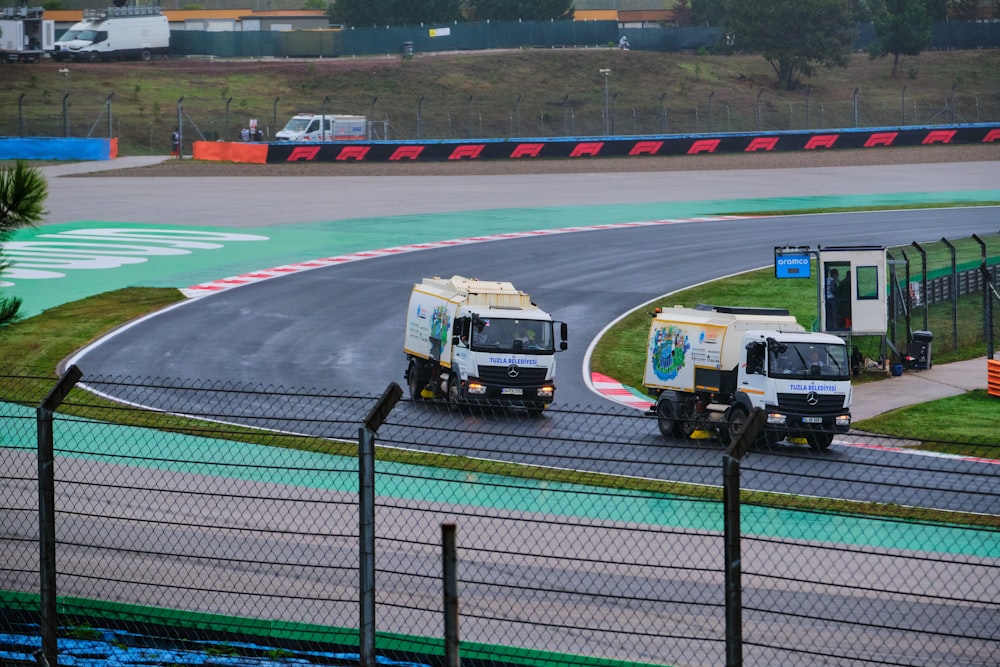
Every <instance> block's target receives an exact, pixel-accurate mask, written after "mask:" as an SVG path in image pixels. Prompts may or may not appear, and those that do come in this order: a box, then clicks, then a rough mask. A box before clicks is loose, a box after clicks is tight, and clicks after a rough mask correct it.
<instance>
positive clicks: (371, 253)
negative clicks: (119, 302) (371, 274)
mask: <svg viewBox="0 0 1000 667" xmlns="http://www.w3.org/2000/svg"><path fill="white" fill-rule="evenodd" d="M750 217H751V216H742V215H719V216H706V217H695V218H676V219H671V220H649V221H646V222H618V223H611V224H607V225H592V226H589V227H561V228H558V229H537V230H533V231H527V232H506V233H502V234H489V235H486V236H470V237H468V238H464V239H451V240H448V241H432V242H429V243H413V244H409V245H403V246H396V247H394V248H382V249H380V250H365V251H361V252H353V253H349V254H346V255H338V256H336V257H323V258H320V259H311V260H309V261H306V262H296V263H295V264H286V265H284V266H277V267H274V268H270V269H263V270H260V271H252V272H250V273H243V274H241V275H238V276H231V277H229V278H221V279H219V280H212V281H209V282H207V283H200V284H198V285H193V286H191V287H187V288H185V289H182V290H181V292H182V293H183V294H184V295H185V296H186V297H188V298H197V297H200V296H206V295H208V294H215V293H218V292H222V291H224V290H228V289H232V288H234V287H241V286H243V285H250V284H252V283H257V282H260V281H262V280H268V279H271V278H277V277H279V276H286V275H288V274H290V273H298V272H300V271H308V270H310V269H318V268H322V267H326V266H334V265H337V264H345V263H347V262H357V261H361V260H365V259H374V258H376V257H386V256H388V255H398V254H400V253H404V252H416V251H418V250H432V249H437V248H449V247H454V246H459V245H470V244H473V243H486V242H488V241H506V240H509V239H521V238H530V237H535V236H550V235H553V234H571V233H574V232H589V231H594V230H598V229H624V228H629V227H650V226H653V225H676V224H683V223H692V222H716V221H722V220H745V219H748V218H750Z"/></svg>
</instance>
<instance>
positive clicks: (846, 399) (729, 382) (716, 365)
mask: <svg viewBox="0 0 1000 667" xmlns="http://www.w3.org/2000/svg"><path fill="white" fill-rule="evenodd" d="M643 386H645V388H646V391H647V393H649V394H650V395H651V396H653V397H655V398H656V405H655V408H654V410H655V414H656V418H657V422H658V424H659V428H660V431H661V433H662V434H663V435H664V437H668V438H669V437H685V436H690V435H692V434H693V433H695V432H696V431H708V432H715V433H717V434H718V435H719V438H720V439H721V440H722V442H723V443H724V444H726V445H728V444H729V443H730V442H732V440H733V438H734V437H735V435H736V433H737V431H738V429H739V428H740V427H741V425H742V424H743V423H744V422H745V421H746V419H747V417H748V416H749V415H750V414H751V413H752V412H753V411H754V410H755V409H756V408H761V409H763V410H764V412H765V413H766V415H767V426H766V428H765V430H764V432H763V434H762V436H761V438H760V440H761V441H763V442H766V443H769V444H773V443H776V442H778V441H780V440H781V439H782V438H786V437H788V438H800V439H805V440H806V441H807V442H808V443H809V445H810V446H811V447H812V448H814V449H819V450H823V449H827V448H828V447H829V446H830V444H831V442H832V440H833V436H834V434H835V433H845V432H847V431H848V430H849V428H850V425H851V412H850V404H851V366H850V362H849V355H848V352H847V345H846V344H845V342H844V341H843V340H842V339H841V338H838V337H837V336H833V335H830V334H823V333H810V332H807V331H805V330H804V329H803V328H802V327H801V326H800V325H799V324H798V322H796V321H795V318H794V317H792V316H791V315H789V313H788V311H786V310H780V309H773V308H741V307H724V306H700V307H698V308H681V307H676V308H666V309H663V310H662V311H659V312H657V313H655V314H654V317H653V322H652V324H651V326H650V330H649V339H648V345H647V350H646V368H645V372H644V376H643Z"/></svg>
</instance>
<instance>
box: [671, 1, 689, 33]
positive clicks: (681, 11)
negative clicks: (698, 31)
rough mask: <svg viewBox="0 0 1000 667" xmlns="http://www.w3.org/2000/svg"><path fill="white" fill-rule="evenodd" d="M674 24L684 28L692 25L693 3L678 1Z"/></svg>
mask: <svg viewBox="0 0 1000 667" xmlns="http://www.w3.org/2000/svg"><path fill="white" fill-rule="evenodd" d="M674 23H676V24H677V25H679V26H680V27H682V28H686V27H687V26H689V25H691V23H692V19H691V3H690V1H689V0H677V4H676V5H674Z"/></svg>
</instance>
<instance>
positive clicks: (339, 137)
mask: <svg viewBox="0 0 1000 667" xmlns="http://www.w3.org/2000/svg"><path fill="white" fill-rule="evenodd" d="M274 138H275V139H276V140H278V141H364V140H365V139H367V138H368V119H367V118H365V117H364V116H348V115H345V114H327V115H321V114H314V113H300V114H295V115H294V116H292V119H291V120H289V121H288V123H286V124H285V127H283V128H281V129H280V130H279V131H278V132H276V133H275V135H274Z"/></svg>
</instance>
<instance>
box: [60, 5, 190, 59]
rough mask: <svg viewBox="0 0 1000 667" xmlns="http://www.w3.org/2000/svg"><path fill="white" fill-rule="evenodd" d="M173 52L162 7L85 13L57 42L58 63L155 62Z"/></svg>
mask: <svg viewBox="0 0 1000 667" xmlns="http://www.w3.org/2000/svg"><path fill="white" fill-rule="evenodd" d="M169 52H170V24H169V23H168V22H167V17H166V16H164V15H163V14H162V13H161V12H160V8H159V7H108V8H107V9H101V10H93V9H85V10H84V11H83V20H82V21H80V22H79V23H74V24H73V26H72V27H70V29H69V30H67V31H66V32H65V33H63V35H62V36H60V37H59V39H58V40H57V41H56V44H55V51H53V53H52V57H53V58H55V59H56V60H78V61H80V60H82V61H86V62H97V61H99V60H125V59H129V58H138V59H139V60H147V61H148V60H152V58H153V57H154V56H157V55H163V56H165V55H167V54H168V53H169Z"/></svg>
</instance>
